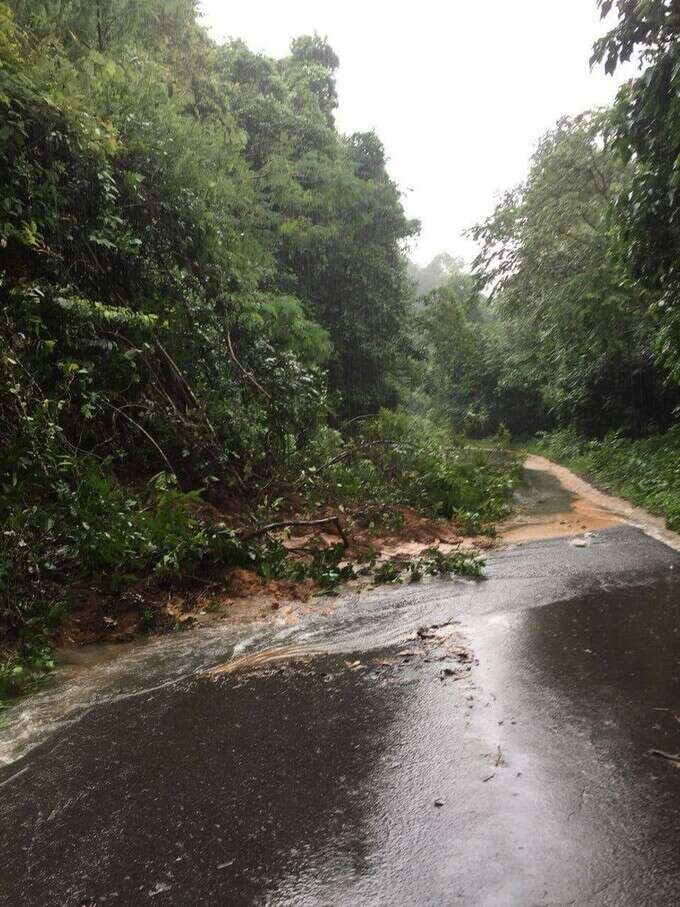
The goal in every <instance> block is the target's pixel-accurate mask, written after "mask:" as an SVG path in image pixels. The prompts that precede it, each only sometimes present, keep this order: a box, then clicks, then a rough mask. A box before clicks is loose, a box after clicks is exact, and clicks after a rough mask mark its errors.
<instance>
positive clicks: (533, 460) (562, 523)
mask: <svg viewBox="0 0 680 907" xmlns="http://www.w3.org/2000/svg"><path fill="white" fill-rule="evenodd" d="M524 467H525V469H526V470H530V471H532V472H535V473H539V474H545V475H547V476H551V477H553V478H554V479H556V480H557V482H559V484H560V486H561V487H562V488H563V489H564V490H565V491H566V492H568V493H569V499H568V500H567V501H566V502H565V506H564V507H562V508H557V509H552V508H548V509H547V510H541V508H540V507H535V508H533V511H534V512H531V511H529V512H522V510H519V511H518V512H516V513H515V515H514V516H513V517H512V518H511V519H510V520H508V521H507V522H505V523H504V524H503V525H502V526H501V527H499V540H500V541H501V543H504V544H518V543H522V542H533V541H540V540H541V539H551V538H561V537H570V536H574V537H575V536H581V535H583V534H584V533H595V532H598V531H600V530H603V529H607V528H609V527H611V526H616V525H620V524H621V523H628V524H629V525H632V526H636V527H637V528H639V529H642V530H643V531H644V532H645V533H647V535H649V536H651V537H652V538H655V539H657V540H659V541H661V542H664V543H665V544H666V545H669V546H670V547H671V548H674V549H675V550H676V551H680V535H678V534H677V533H675V532H671V531H670V530H669V529H666V526H665V523H664V521H663V519H662V518H661V517H656V516H653V515H652V514H650V513H648V512H647V511H645V510H642V509H641V508H639V507H634V506H633V505H632V504H630V503H628V501H625V500H623V499H622V498H617V497H614V496H612V495H608V494H605V493H604V492H602V491H599V490H598V489H597V488H594V487H593V486H592V485H590V484H589V483H588V482H586V481H585V480H584V479H582V478H580V477H579V476H577V475H575V474H574V473H573V472H571V471H570V470H569V469H567V468H566V467H565V466H559V465H558V464H557V463H553V462H552V461H551V460H548V459H546V458H545V457H541V456H538V455H536V454H530V455H529V456H528V457H527V458H526V460H525V463H524ZM538 503H539V504H540V503H541V502H540V501H539V502H538Z"/></svg>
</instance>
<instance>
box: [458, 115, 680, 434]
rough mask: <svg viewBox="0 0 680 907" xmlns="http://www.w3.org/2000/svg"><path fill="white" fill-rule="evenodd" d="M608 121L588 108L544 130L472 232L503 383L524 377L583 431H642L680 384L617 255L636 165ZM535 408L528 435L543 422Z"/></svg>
mask: <svg viewBox="0 0 680 907" xmlns="http://www.w3.org/2000/svg"><path fill="white" fill-rule="evenodd" d="M609 128H610V118H609V115H608V114H607V113H593V114H586V115H583V116H581V117H578V118H576V119H575V120H570V119H563V120H561V121H560V122H559V123H558V124H557V127H556V128H555V129H554V130H552V131H551V132H550V133H548V134H547V135H546V136H545V137H544V138H543V139H542V141H541V143H540V145H539V148H538V150H537V152H536V154H535V156H534V159H533V162H532V166H531V170H530V173H529V176H528V179H527V181H526V182H525V183H524V184H523V185H522V186H520V187H519V188H518V189H516V190H515V191H513V192H510V193H508V194H507V195H506V197H505V198H504V200H503V201H502V202H501V203H500V205H499V206H498V207H497V209H496V211H495V213H494V214H493V216H492V217H491V218H489V220H487V221H486V223H485V224H483V225H481V226H479V227H477V228H475V230H474V231H473V235H474V236H475V237H476V238H477V239H478V240H479V241H481V243H482V251H481V254H480V256H479V258H478V259H477V262H476V265H475V267H476V271H477V274H478V276H479V277H480V279H481V280H482V281H483V282H484V283H485V284H486V285H487V286H488V287H490V288H491V290H492V292H493V296H494V307H495V311H497V312H498V313H499V315H500V316H501V317H502V318H503V319H504V321H505V323H506V325H507V335H508V337H510V338H511V339H512V342H511V343H510V344H506V347H505V352H507V356H502V355H501V356H500V357H498V358H499V359H501V360H502V359H504V360H505V365H503V366H502V367H501V368H500V369H499V377H498V384H499V386H502V384H503V382H504V381H506V380H507V378H506V376H510V381H511V383H513V384H514V385H515V386H518V385H519V384H520V383H521V382H522V381H524V382H525V386H526V387H527V389H528V390H529V391H532V392H533V394H534V399H535V400H536V399H539V400H540V399H542V401H543V406H544V407H545V408H546V409H547V410H548V412H549V413H551V414H552V416H553V418H554V419H555V420H556V421H557V422H558V423H561V424H564V423H567V422H572V421H573V422H575V423H576V425H577V426H578V427H579V428H580V430H582V431H584V432H586V433H590V434H604V433H605V432H606V431H607V429H609V428H619V427H621V428H623V429H624V430H627V431H630V432H632V433H638V434H640V433H643V432H645V431H648V430H650V428H653V427H654V425H657V426H662V427H665V426H666V425H668V424H669V417H670V414H671V413H672V410H673V408H674V407H675V406H676V405H677V403H678V402H680V394H678V392H677V389H673V388H669V387H668V386H667V383H666V374H665V373H664V371H663V370H662V369H660V368H659V367H658V366H657V364H656V362H655V343H656V327H655V323H654V320H653V318H651V317H650V315H649V310H648V305H649V300H648V299H647V298H646V296H645V294H644V292H643V291H642V290H641V289H640V287H639V286H638V285H637V284H636V283H635V282H634V281H632V280H631V279H630V278H629V277H628V275H627V274H626V271H625V268H624V266H623V265H622V263H621V262H620V261H619V260H618V238H617V233H616V230H615V228H614V227H613V226H612V222H611V206H612V204H613V202H614V200H615V198H616V197H617V195H619V194H620V193H622V192H625V191H626V190H627V187H628V186H629V185H630V179H631V173H630V168H629V167H627V166H626V165H625V164H624V163H623V162H622V161H621V160H620V159H619V158H618V157H617V155H616V153H615V152H614V151H613V150H612V149H611V148H608V147H606V146H605V141H604V140H605V137H606V134H607V132H608V130H609ZM513 347H514V349H513ZM533 414H534V418H533V419H532V418H531V416H532V410H531V408H529V410H528V412H527V424H526V427H525V431H524V432H523V433H524V434H527V433H529V432H530V431H531V430H536V429H539V428H543V427H546V426H545V420H540V418H536V415H537V414H536V407H534V408H533ZM541 421H543V424H541ZM511 428H512V429H513V431H514V433H520V432H518V431H517V430H516V427H515V426H514V425H512V426H511Z"/></svg>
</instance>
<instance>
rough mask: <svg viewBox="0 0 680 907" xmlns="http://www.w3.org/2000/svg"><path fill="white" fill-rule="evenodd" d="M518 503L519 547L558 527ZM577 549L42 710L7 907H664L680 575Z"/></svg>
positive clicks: (23, 756)
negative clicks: (522, 525) (225, 669)
mask: <svg viewBox="0 0 680 907" xmlns="http://www.w3.org/2000/svg"><path fill="white" fill-rule="evenodd" d="M528 479H529V491H528V493H526V494H525V500H524V511H525V513H527V514H529V516H530V519H529V522H530V523H532V524H533V525H535V523H536V522H540V521H541V519H545V520H547V519H548V518H550V517H551V514H552V517H553V519H552V522H553V524H555V525H557V526H560V525H562V526H563V527H566V518H565V520H563V521H560V520H555V519H554V516H555V512H556V511H560V512H561V511H565V513H566V512H567V511H569V508H570V507H572V508H573V506H574V498H573V495H570V494H569V493H568V492H567V491H566V490H565V489H564V488H561V487H560V486H559V484H558V482H557V480H556V479H555V478H553V477H552V476H550V475H549V474H546V473H544V472H543V473H542V472H538V471H529V473H528ZM572 512H575V511H573V510H572ZM531 514H533V515H534V516H533V518H532V517H531ZM536 515H538V517H537V516H536ZM559 515H560V514H558V516H559ZM579 518H580V517H579ZM577 528H578V527H577ZM563 531H564V532H566V531H567V529H566V528H564V529H563ZM570 531H571V530H570ZM530 534H531V535H532V536H535V535H536V532H535V531H533V530H532V532H531V533H530ZM518 537H519V536H518V534H517V532H515V534H514V535H513V538H514V539H515V540H516V539H517V538H518ZM574 541H575V540H574V538H573V533H572V535H571V536H570V535H569V534H567V535H563V536H562V537H557V538H551V539H542V540H534V541H531V542H525V543H519V542H517V541H515V542H514V543H513V544H512V545H511V546H510V547H507V548H506V549H504V550H499V551H497V552H495V553H494V554H493V556H492V557H491V559H490V563H489V568H488V578H487V579H485V580H482V581H469V580H457V581H450V582H443V581H439V580H437V581H431V582H428V583H425V584H422V585H420V586H417V587H400V588H394V589H387V590H386V589H380V590H376V591H373V592H370V593H365V594H363V595H361V596H348V597H347V598H345V599H340V600H339V601H338V602H337V607H336V608H335V610H334V612H333V614H332V615H331V616H330V617H328V616H326V617H322V616H320V615H311V616H309V617H308V618H306V619H305V620H303V621H302V622H301V623H299V624H297V625H294V626H289V625H288V626H278V627H267V628H261V629H260V630H258V631H257V632H255V633H250V635H249V634H248V633H247V632H246V631H245V630H241V631H239V632H238V633H236V632H235V631H234V630H233V629H227V628H224V627H223V628H220V627H217V628H213V629H211V630H210V631H203V632H201V633H198V634H186V635H183V636H182V637H181V638H176V639H171V640H160V641H158V642H156V643H154V644H153V645H151V646H146V647H143V648H140V649H138V650H137V649H135V650H133V651H132V652H130V653H129V654H128V655H127V656H126V657H125V658H122V659H118V660H116V661H114V662H111V663H107V664H104V665H101V666H99V668H97V669H96V670H94V671H91V672H85V674H84V675H83V676H81V675H76V676H74V678H73V679H71V680H70V681H69V682H68V683H65V684H62V686H61V687H58V688H57V689H55V690H53V691H50V692H48V693H46V694H44V695H43V696H39V697H35V698H34V699H33V700H31V701H29V702H28V703H26V704H25V705H23V706H22V707H21V709H20V710H18V711H17V713H16V714H15V716H14V719H15V720H14V727H13V729H12V728H10V729H7V730H5V731H3V732H2V736H1V737H0V756H2V757H3V758H4V760H5V763H6V764H5V765H4V766H3V767H0V853H1V854H2V873H0V903H1V904H9V905H21V907H29V905H40V907H46V905H55V907H71V905H95V904H97V905H99V904H113V905H143V904H149V905H152V907H156V905H159V907H161V905H203V904H205V905H222V904H224V905H240V904H270V905H284V904H294V905H298V904H299V905H336V904H338V905H345V904H352V905H354V904H358V905H361V904H367V905H382V904H385V905H395V904H397V905H401V904H404V905H411V904H413V905H429V904H432V905H449V904H456V903H460V904H475V905H499V907H500V905H503V907H507V905H527V907H529V905H579V907H580V905H635V907H640V905H646V904H649V905H670V904H677V903H680V846H679V843H678V842H679V841H680V771H678V769H677V767H676V764H675V763H674V762H672V761H669V760H667V759H664V758H660V757H658V756H653V755H651V753H650V751H652V750H659V751H665V752H667V753H671V754H673V753H676V752H678V751H679V750H680V661H679V656H680V631H679V627H680V620H679V615H678V610H679V607H680V554H679V553H678V552H676V551H674V550H672V549H671V548H670V547H668V546H667V545H665V544H662V543H661V542H660V541H658V540H656V539H654V538H651V537H650V536H649V535H648V534H646V533H645V532H643V531H642V530H641V529H638V528H635V527H633V526H631V525H628V524H626V523H625V522H624V523H621V524H619V525H610V526H608V527H606V528H602V529H598V531H597V532H596V533H595V534H594V535H592V536H588V537H586V536H585V535H582V536H581V537H580V540H579V542H578V544H574ZM286 647H287V648H286ZM282 651H283V652H286V651H287V652H288V653H289V654H296V656H297V657H296V658H295V659H289V660H285V659H284V660H279V659H278V657H277V656H278V655H280V654H282ZM253 653H265V654H264V655H261V656H260V657H259V658H255V659H253V660H251V659H250V656H251V655H253ZM230 659H231V660H232V665H233V664H234V662H233V659H238V660H237V661H236V662H235V665H236V667H237V668H238V670H233V671H231V672H230V673H225V674H223V675H221V676H220V677H218V678H216V679H213V678H210V677H208V676H205V674H204V671H205V669H206V668H208V667H210V666H213V665H217V664H219V663H222V662H229V661H230Z"/></svg>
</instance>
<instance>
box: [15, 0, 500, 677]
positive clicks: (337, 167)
mask: <svg viewBox="0 0 680 907" xmlns="http://www.w3.org/2000/svg"><path fill="white" fill-rule="evenodd" d="M338 65H339V61H338V58H337V57H336V55H335V53H334V52H333V50H332V48H331V47H330V46H329V45H328V43H327V42H326V41H325V40H324V39H322V38H320V37H318V36H316V35H314V36H302V37H300V38H298V39H296V40H294V41H293V43H292V45H291V48H290V54H289V55H288V56H287V57H285V58H284V59H280V60H275V59H270V58H268V57H266V56H263V55H261V54H256V53H253V52H251V51H250V50H249V49H248V47H247V46H246V45H245V44H243V43H242V42H240V41H231V42H229V43H227V44H223V45H221V44H218V43H216V42H214V41H213V40H211V39H210V37H209V36H208V34H207V32H206V31H205V29H204V28H203V27H202V26H201V24H200V21H199V19H198V8H197V4H196V2H194V0H97V2H90V0H69V2H64V0H46V2H35V0H14V2H11V3H9V4H7V3H0V108H1V110H2V113H1V115H0V161H1V165H0V181H1V182H2V192H1V197H2V206H3V210H2V215H1V216H0V311H1V320H2V324H1V327H0V345H1V346H0V369H1V371H0V439H1V447H0V487H1V497H0V522H1V523H2V533H1V534H0V626H1V628H2V632H3V639H2V640H0V650H2V649H3V648H4V649H5V653H6V654H7V653H9V656H8V657H7V658H6V659H5V661H4V663H3V664H4V667H3V668H2V669H1V670H0V681H3V682H4V685H5V687H6V688H9V689H10V690H11V689H12V688H14V687H16V688H19V687H20V686H21V685H22V683H23V682H24V678H25V675H26V670H27V669H28V670H29V672H30V670H31V669H39V668H41V667H49V666H50V665H51V656H50V640H51V637H52V634H53V632H54V630H55V628H56V627H57V626H58V625H59V623H60V622H61V621H62V620H63V618H64V616H65V614H68V612H69V609H70V608H71V607H72V606H74V605H75V604H78V603H79V604H80V605H81V606H82V602H83V601H89V600H90V599H91V598H92V596H93V595H95V597H96V595H97V594H102V595H104V594H110V595H115V596H118V597H119V598H124V597H125V595H126V594H127V593H126V589H134V590H135V595H136V597H137V599H138V600H139V601H140V606H139V610H140V615H139V626H140V627H144V626H149V627H151V625H152V624H153V623H154V621H155V619H156V614H155V612H154V604H155V599H154V596H153V588H155V587H159V588H162V587H163V586H165V587H166V588H167V587H168V585H172V584H173V583H175V584H177V583H191V582H192V581H194V580H196V581H198V582H201V581H205V577H206V574H207V572H210V571H213V572H214V571H215V569H217V567H220V566H222V565H224V564H231V565H234V564H240V565H245V566H248V567H252V568H255V569H256V570H257V571H258V572H259V573H260V575H261V576H262V577H263V578H268V577H272V576H284V577H285V576H289V577H290V576H292V577H294V578H297V579H299V578H301V577H303V576H310V577H312V578H313V579H314V580H316V581H317V582H318V583H319V584H320V585H321V586H322V587H327V586H332V585H333V584H335V583H336V582H338V581H339V580H340V579H341V578H345V577H347V576H350V575H353V573H354V568H353V567H352V566H351V565H349V564H347V563H346V562H342V561H341V558H343V557H344V556H345V554H346V552H345V551H344V546H343V545H340V544H338V545H337V546H333V547H332V548H331V549H330V550H321V551H317V552H315V553H314V555H313V556H312V557H311V558H307V559H306V560H304V561H302V562H300V561H295V562H294V563H291V562H290V560H291V559H290V558H289V557H288V556H287V552H286V549H285V548H284V547H283V546H282V545H281V541H280V539H277V538H274V537H272V536H271V535H270V534H268V533H267V532H266V531H264V529H263V527H266V526H268V525H269V524H270V523H271V522H272V521H274V522H276V521H279V522H283V521H285V520H286V519H288V520H291V519H293V518H297V519H302V518H304V517H307V518H309V517H314V516H318V517H321V518H323V517H324V516H326V515H327V514H328V513H329V512H330V513H331V514H332V515H334V516H335V517H337V514H338V513H339V512H340V511H339V510H338V508H341V510H342V512H343V513H344V516H343V520H344V521H345V522H346V523H347V524H351V523H352V522H356V521H360V522H363V524H364V525H368V526H369V527H373V526H374V525H376V523H379V522H380V521H381V520H382V521H388V522H389V521H390V520H392V521H395V520H398V519H399V518H400V515H399V513H398V511H396V510H395V509H394V508H398V507H400V506H407V505H409V506H412V507H415V508H418V509H419V510H420V511H422V512H427V513H431V514H432V515H433V516H437V517H446V518H451V517H454V516H455V517H456V519H457V520H458V522H459V523H460V524H461V525H466V526H469V528H470V529H471V530H476V529H484V528H485V527H486V526H488V525H489V524H490V523H492V522H493V520H494V519H495V518H497V516H498V515H499V514H500V513H502V512H503V510H504V508H505V506H506V501H507V499H508V496H509V493H510V489H511V484H512V481H511V477H510V475H509V473H508V471H507V469H504V468H499V467H496V466H493V465H492V464H491V463H490V462H489V461H488V458H486V456H485V455H484V454H482V453H475V452H470V451H465V450H464V447H463V445H462V444H460V443H454V441H453V439H452V438H451V436H450V434H449V433H448V431H447V430H446V429H445V428H440V427H437V426H435V425H434V424H431V423H430V422H428V421H427V417H426V415H425V414H421V415H416V414H412V415H409V414H408V413H407V412H406V411H405V410H403V411H402V412H401V413H399V412H397V411H396V408H397V407H398V405H399V403H400V401H402V400H403V399H404V398H405V396H406V392H407V388H408V387H409V386H410V384H411V383H412V382H413V375H414V369H415V363H416V361H417V359H418V355H419V353H418V350H417V348H416V344H415V343H414V341H413V336H414V335H413V330H412V324H411V314H412V307H413V301H414V295H415V294H414V288H413V283H412V281H411V279H410V278H409V273H408V261H407V257H406V244H407V241H408V240H409V238H410V237H412V236H414V234H415V233H416V232H417V230H418V224H417V223H415V222H413V221H411V220H409V219H408V218H407V217H406V216H405V214H404V211H403V208H402V204H401V196H400V192H399V190H398V188H397V187H396V186H395V184H394V183H393V182H392V180H391V179H390V178H389V176H388V174H387V171H386V159H385V152H384V149H383V146H382V144H381V142H380V140H379V138H378V137H377V136H376V135H374V134H372V133H365V134H364V133H362V134H355V135H349V136H346V135H341V134H340V133H339V132H338V130H337V129H336V127H335V122H334V111H335V108H336V105H337V96H336V85H335V73H336V69H337V67H338ZM359 504H360V506H361V513H360V514H355V515H354V516H352V515H351V513H350V509H351V507H352V506H353V505H359ZM329 508H330V510H329ZM437 564H438V565H439V566H441V567H442V569H444V568H447V569H448V568H449V567H451V568H452V569H457V570H461V571H465V570H472V571H474V570H476V569H478V567H477V564H476V562H473V561H466V560H465V558H462V559H459V560H458V561H455V562H451V563H449V564H440V562H439V561H437V562H436V564H434V565H433V564H432V563H430V564H429V566H428V565H425V566H426V567H428V569H434V568H435V567H436V565H437ZM199 573H200V574H201V575H200V576H198V577H197V576H196V574H199ZM140 583H142V586H140ZM150 588H152V592H151V593H149V589H150ZM140 589H141V590H142V592H140ZM111 609H113V605H112V606H111ZM111 609H110V610H111ZM107 619H108V620H109V623H110V624H111V625H114V624H115V620H114V619H113V618H107ZM3 640H4V642H3ZM3 678H4V680H3ZM1 686H2V683H0V687H1Z"/></svg>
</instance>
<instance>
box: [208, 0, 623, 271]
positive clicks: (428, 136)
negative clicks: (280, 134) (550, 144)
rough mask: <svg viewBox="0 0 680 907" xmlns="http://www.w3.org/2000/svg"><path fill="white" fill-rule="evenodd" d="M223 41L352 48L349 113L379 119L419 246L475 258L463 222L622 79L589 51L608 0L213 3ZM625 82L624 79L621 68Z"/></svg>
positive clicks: (345, 123) (274, 47) (343, 52)
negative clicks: (315, 36)
mask: <svg viewBox="0 0 680 907" xmlns="http://www.w3.org/2000/svg"><path fill="white" fill-rule="evenodd" d="M201 6H202V8H203V13H204V18H203V22H204V24H205V25H207V26H208V27H210V29H211V32H212V35H213V37H214V38H215V39H216V40H220V41H221V40H225V39H227V38H229V37H234V38H243V39H244V40H245V41H246V43H247V44H248V45H249V46H250V47H251V48H252V49H253V50H258V51H264V52H266V53H267V54H271V55H273V56H277V57H280V56H284V55H285V54H286V53H287V51H288V47H289V45H290V41H291V39H292V38H293V37H295V36H296V35H300V34H311V33H312V32H314V31H317V32H319V34H321V35H327V36H328V39H329V41H330V43H331V45H332V46H333V48H334V49H335V51H336V53H337V54H338V56H339V57H340V71H339V73H338V90H339V95H340V108H339V111H338V116H337V121H338V125H339V127H340V129H341V130H343V131H344V132H348V133H349V132H356V131H363V130H368V129H375V131H376V132H377V133H378V135H379V136H380V138H381V139H382V140H383V142H384V144H385V147H386V149H387V155H388V158H389V170H390V174H391V176H392V177H393V179H395V180H396V182H397V183H398V184H399V186H400V188H401V189H402V190H403V192H404V193H405V195H404V204H405V207H406V210H407V212H408V214H409V215H410V216H412V217H417V218H419V219H420V221H421V222H422V232H421V235H420V239H419V240H418V241H417V242H415V243H414V245H413V248H412V256H413V258H414V259H415V260H417V261H419V262H421V263H423V264H424V263H427V262H428V261H429V260H430V259H431V258H432V257H433V256H434V255H435V254H436V253H437V252H440V251H448V252H451V253H452V254H454V255H458V256H461V257H463V258H465V259H468V260H469V259H470V258H471V257H472V256H473V255H474V246H473V245H472V244H471V242H470V241H469V240H468V239H465V238H462V237H461V232H462V231H463V230H464V229H466V228H467V227H470V226H471V225H472V224H474V223H475V222H477V221H479V220H481V219H483V218H484V217H485V216H486V215H487V214H489V213H490V212H491V210H492V208H493V205H494V200H495V198H496V196H497V194H498V193H499V192H500V191H502V190H503V189H505V188H508V187H510V186H512V185H514V184H515V183H517V182H519V181H520V180H521V179H522V178H523V177H524V176H525V174H526V172H527V168H528V164H529V158H530V156H531V154H532V152H533V150H534V148H535V145H536V142H537V140H538V138H539V137H540V135H541V134H542V133H543V132H545V130H546V129H549V128H550V127H551V126H552V125H553V123H554V122H555V120H556V119H557V118H558V117H559V116H561V115H562V114H565V113H570V114H576V113H579V112H581V111H582V110H585V109H587V108H589V107H593V106H597V105H601V104H606V103H608V102H609V101H611V100H612V99H613V97H614V94H615V91H616V86H617V81H615V80H613V79H612V78H611V77H608V76H605V75H604V74H603V73H601V72H600V71H599V70H598V71H596V72H593V73H591V72H590V70H589V65H588V60H589V57H590V51H591V48H592V44H593V41H594V40H595V38H596V37H598V36H599V35H600V34H601V33H602V31H603V28H604V26H603V24H602V23H601V22H600V20H599V16H598V14H597V10H596V3H595V0H420V2H413V0H411V2H409V3H400V2H399V0H390V2H387V0H240V2H238V3H231V2H225V0H201ZM619 80H620V77H619Z"/></svg>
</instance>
